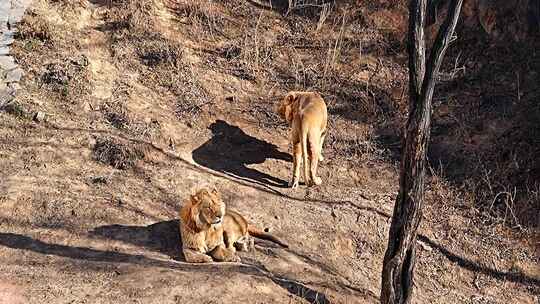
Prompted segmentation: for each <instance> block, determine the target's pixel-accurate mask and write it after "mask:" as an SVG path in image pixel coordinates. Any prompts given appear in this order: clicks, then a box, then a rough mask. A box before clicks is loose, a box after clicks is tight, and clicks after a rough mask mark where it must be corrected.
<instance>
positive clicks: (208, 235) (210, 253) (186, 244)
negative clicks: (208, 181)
mask: <svg viewBox="0 0 540 304" xmlns="http://www.w3.org/2000/svg"><path fill="white" fill-rule="evenodd" d="M224 216H225V203H224V202H223V200H222V199H221V196H220V194H219V192H218V191H217V190H216V189H212V190H208V189H206V188H203V189H200V190H199V191H197V193H195V194H194V195H191V196H190V199H189V200H187V201H185V202H184V205H183V206H182V208H181V209H180V236H181V238H182V251H183V253H184V257H185V259H186V262H190V263H210V262H213V261H214V260H216V261H223V262H238V261H240V259H239V258H238V256H236V254H235V252H234V251H232V250H230V249H227V248H226V247H225V243H224V242H223V226H222V222H223V218H224Z"/></svg>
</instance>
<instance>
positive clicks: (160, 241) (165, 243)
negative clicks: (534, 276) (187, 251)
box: [89, 219, 185, 261]
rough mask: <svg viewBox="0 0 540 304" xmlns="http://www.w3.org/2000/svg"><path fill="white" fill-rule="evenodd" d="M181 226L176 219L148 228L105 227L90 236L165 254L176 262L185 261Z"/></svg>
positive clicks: (92, 232) (96, 229) (97, 228)
mask: <svg viewBox="0 0 540 304" xmlns="http://www.w3.org/2000/svg"><path fill="white" fill-rule="evenodd" d="M179 224H180V221H179V220H177V219H176V220H169V221H162V222H157V223H154V224H151V225H148V226H131V225H118V224H113V225H104V226H100V227H96V228H94V229H93V230H91V231H90V232H89V235H90V236H92V237H98V238H105V239H110V240H114V241H120V242H123V243H127V244H132V245H135V246H138V247H142V248H145V249H148V250H151V251H155V252H159V253H162V254H165V255H167V256H169V257H170V258H172V259H174V260H178V261H185V259H184V255H183V254H182V250H181V248H182V239H181V238H180V231H179Z"/></svg>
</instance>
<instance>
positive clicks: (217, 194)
mask: <svg viewBox="0 0 540 304" xmlns="http://www.w3.org/2000/svg"><path fill="white" fill-rule="evenodd" d="M210 191H211V192H212V194H213V195H215V196H218V197H219V196H220V195H219V191H218V190H217V189H216V187H212V190H210Z"/></svg>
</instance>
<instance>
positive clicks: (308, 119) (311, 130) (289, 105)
mask: <svg viewBox="0 0 540 304" xmlns="http://www.w3.org/2000/svg"><path fill="white" fill-rule="evenodd" d="M277 113H278V114H279V115H280V116H281V117H282V118H283V119H285V121H287V123H288V124H289V126H291V133H290V141H291V144H292V146H293V176H292V179H291V181H290V182H289V187H291V188H296V187H298V183H299V180H300V165H301V163H302V162H303V163H304V181H305V183H306V185H307V186H312V185H320V184H321V183H322V180H321V178H320V177H318V176H317V166H318V163H319V161H323V160H324V157H323V155H322V147H323V143H324V138H325V136H326V124H327V120H328V111H327V109H326V103H325V102H324V100H323V99H322V97H321V95H319V93H316V92H289V93H288V94H287V95H286V96H285V98H283V100H281V102H280V103H279V104H278V106H277ZM308 148H309V150H308Z"/></svg>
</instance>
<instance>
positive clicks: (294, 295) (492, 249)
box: [0, 0, 540, 303]
mask: <svg viewBox="0 0 540 304" xmlns="http://www.w3.org/2000/svg"><path fill="white" fill-rule="evenodd" d="M343 5H344V6H340V7H334V6H331V7H329V9H328V10H327V12H328V15H327V19H326V20H323V18H321V17H320V16H321V14H323V13H322V12H321V11H320V10H313V11H311V10H309V9H306V10H295V11H292V12H290V13H289V14H288V15H285V13H284V12H282V11H280V10H279V7H277V8H276V9H275V10H273V9H269V8H267V7H265V6H260V5H257V4H256V3H253V2H251V1H246V2H244V1H185V2H183V1H159V0H156V1H147V0H145V1H116V0H114V1H111V2H106V1H98V0H96V1H47V0H37V1H35V3H34V4H33V6H32V9H31V10H30V11H28V12H27V16H26V17H25V21H24V22H23V24H21V25H20V33H19V35H18V37H17V41H16V45H15V51H14V52H15V55H16V56H17V58H18V60H19V62H20V64H21V66H22V67H23V69H24V70H25V71H26V76H25V78H24V79H23V81H22V83H21V86H22V89H21V90H20V91H19V93H18V96H17V97H16V99H15V100H14V101H13V103H12V104H11V106H10V107H9V109H8V110H5V111H2V112H0V124H1V128H0V171H1V172H2V178H1V179H0V204H1V206H2V208H0V225H1V229H0V260H1V261H2V263H0V281H1V282H2V283H1V285H0V303H17V301H19V302H21V303H126V302H133V303H193V302H197V303H199V302H200V303H377V302H378V298H379V295H378V293H379V292H378V290H379V286H380V278H379V277H380V271H381V267H382V265H381V262H382V257H383V255H384V250H385V246H386V237H387V233H388V226H389V215H390V214H391V212H392V204H393V199H394V197H395V194H396V190H397V187H396V185H397V170H396V155H395V153H394V152H395V149H394V147H395V144H396V138H397V140H398V142H399V137H398V136H397V135H396V134H395V133H392V132H390V131H388V130H392V128H391V127H392V126H395V125H399V124H400V123H401V122H403V116H402V114H403V112H404V111H405V109H406V106H405V100H406V96H404V93H403V92H404V90H403V88H404V87H406V78H405V75H406V69H405V68H406V63H405V56H404V53H403V45H402V44H400V37H399V36H394V34H393V33H392V32H389V31H388V27H389V26H390V25H392V26H398V25H399V24H400V23H403V22H404V19H403V16H404V15H403V14H404V9H405V8H404V7H400V6H395V7H394V6H389V7H384V6H383V7H381V6H377V5H374V4H373V3H371V2H369V3H367V4H365V5H357V4H356V3H353V2H352V1H351V2H350V3H346V4H343ZM346 5H349V6H346ZM323 16H324V14H323ZM344 16H345V17H344ZM322 21H324V22H322ZM359 50H360V52H359ZM294 88H297V89H298V88H301V89H317V90H319V91H321V92H323V94H324V96H325V98H326V100H327V101H328V104H329V110H330V113H331V118H330V119H331V121H330V125H331V129H330V134H329V136H328V141H327V144H326V146H325V154H326V155H325V157H326V160H325V161H324V162H323V163H322V165H321V177H322V178H323V182H324V183H323V185H322V186H320V187H315V188H305V187H300V189H299V190H295V191H293V190H290V189H287V188H284V187H283V184H284V183H285V182H286V181H287V180H288V178H289V174H290V168H291V166H292V164H291V162H290V156H289V154H288V153H287V152H288V146H287V137H286V136H287V133H286V126H285V125H284V124H283V123H282V122H280V121H279V119H278V118H277V117H276V115H275V114H274V113H273V107H274V104H275V102H276V101H277V100H278V98H279V97H280V96H282V94H284V93H285V92H286V91H288V90H290V89H294ZM37 111H39V112H42V113H45V119H44V120H41V121H39V122H36V121H33V120H32V116H33V114H34V113H36V112H37ZM381 138H382V139H384V141H378V140H375V139H381ZM381 142H384V145H382V144H381ZM433 173H434V174H433V176H432V177H431V180H430V185H429V187H428V192H427V196H428V198H429V204H427V207H426V211H425V219H424V222H423V224H422V227H421V235H420V237H419V239H420V240H419V247H418V249H419V251H418V265H417V266H418V268H417V276H416V289H415V297H416V298H415V302H416V303H536V302H537V301H538V293H539V288H540V287H539V286H540V277H539V275H538V274H539V273H540V271H539V270H540V269H539V268H538V265H539V264H538V262H539V258H538V252H535V250H537V247H535V246H538V242H537V240H536V239H534V237H535V234H534V231H530V230H524V231H521V232H520V231H516V230H512V229H509V228H508V226H506V225H504V223H495V224H491V223H490V224H489V225H488V224H484V223H482V217H479V215H478V213H477V211H476V209H475V208H474V206H472V207H471V206H470V205H469V203H468V201H467V199H466V198H464V197H463V196H462V194H461V192H459V190H458V189H456V187H454V186H453V185H452V184H451V183H449V182H448V181H446V180H445V179H444V177H442V176H440V175H437V174H435V173H436V172H433ZM205 184H215V185H216V186H217V188H218V189H219V190H220V191H221V192H222V193H223V196H224V199H225V201H226V203H227V204H228V205H229V206H230V207H232V208H234V209H236V210H239V211H240V212H241V213H243V214H245V215H246V217H247V218H248V219H249V220H250V221H252V222H253V223H256V224H257V225H259V226H260V227H270V228H271V230H272V232H273V233H275V234H276V235H279V236H280V237H282V238H283V239H285V240H287V242H288V243H289V244H290V245H291V248H290V249H287V250H284V249H282V248H279V247H275V246H273V245H272V244H269V243H267V242H262V241H261V242H258V243H257V247H256V250H255V251H253V252H249V253H242V254H241V257H242V263H241V264H228V263H222V264H212V265H191V264H188V263H185V262H183V260H182V257H181V255H180V252H179V244H180V240H179V236H178V233H177V225H178V222H177V213H178V210H179V208H180V206H181V204H182V200H183V199H185V198H186V197H187V195H189V193H191V191H192V190H193V189H194V188H196V187H198V186H200V185H205ZM2 295H5V296H2ZM6 299H7V300H6ZM2 301H4V302H2ZM6 301H7V302H6Z"/></svg>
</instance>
